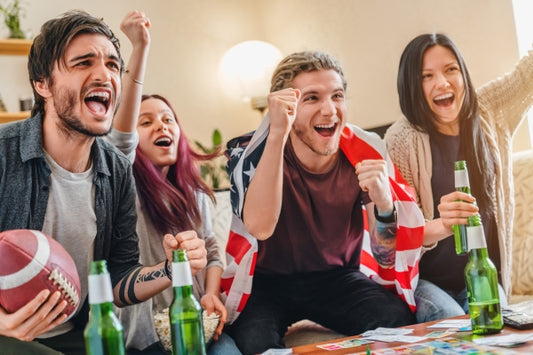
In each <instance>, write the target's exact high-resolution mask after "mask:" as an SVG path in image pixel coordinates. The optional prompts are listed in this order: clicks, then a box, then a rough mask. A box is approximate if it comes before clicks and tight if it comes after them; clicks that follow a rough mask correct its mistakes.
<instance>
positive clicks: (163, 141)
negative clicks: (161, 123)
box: [155, 138, 170, 144]
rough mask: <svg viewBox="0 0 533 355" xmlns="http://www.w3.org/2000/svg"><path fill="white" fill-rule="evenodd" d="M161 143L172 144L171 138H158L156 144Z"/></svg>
mask: <svg viewBox="0 0 533 355" xmlns="http://www.w3.org/2000/svg"><path fill="white" fill-rule="evenodd" d="M159 143H169V144H170V138H159V139H158V140H156V141H155V144H159Z"/></svg>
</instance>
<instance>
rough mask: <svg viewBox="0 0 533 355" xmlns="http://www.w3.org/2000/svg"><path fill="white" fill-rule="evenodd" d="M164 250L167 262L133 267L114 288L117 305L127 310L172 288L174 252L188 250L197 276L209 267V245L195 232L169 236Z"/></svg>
mask: <svg viewBox="0 0 533 355" xmlns="http://www.w3.org/2000/svg"><path fill="white" fill-rule="evenodd" d="M163 247H164V249H165V254H166V256H167V261H162V262H160V263H159V264H156V265H154V266H138V267H136V268H133V269H132V270H131V271H130V272H129V273H128V274H126V276H124V277H123V278H122V280H120V282H119V283H118V284H117V285H116V286H115V288H114V289H113V295H114V298H115V301H114V303H115V305H117V306H119V307H123V306H127V305H130V304H135V303H139V302H143V301H146V300H147V299H149V298H150V297H152V296H154V295H156V294H158V293H159V292H161V291H163V290H164V289H166V288H167V287H169V286H170V285H171V284H172V282H171V279H172V275H171V265H172V251H173V250H175V249H185V250H187V258H188V259H189V263H190V265H191V271H192V274H193V275H194V274H196V273H197V272H198V271H200V270H201V269H203V268H204V267H205V265H207V251H206V249H205V242H204V240H203V239H200V238H198V236H197V235H196V232H194V231H185V232H181V233H178V234H176V235H175V236H173V235H171V234H167V235H165V237H164V239H163Z"/></svg>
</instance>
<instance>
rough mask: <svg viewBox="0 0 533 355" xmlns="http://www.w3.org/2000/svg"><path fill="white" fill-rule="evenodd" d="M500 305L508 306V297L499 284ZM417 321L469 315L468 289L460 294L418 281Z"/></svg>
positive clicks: (416, 297)
mask: <svg viewBox="0 0 533 355" xmlns="http://www.w3.org/2000/svg"><path fill="white" fill-rule="evenodd" d="M498 291H499V294H500V304H501V306H502V307H506V306H507V297H506V296H505V293H504V292H503V287H502V286H501V285H499V284H498ZM415 299H416V313H415V315H416V321H417V323H424V322H430V321H434V320H438V319H444V318H450V317H455V316H460V315H464V314H467V313H468V297H467V294H466V288H465V289H463V290H461V291H460V292H453V291H450V290H443V289H441V288H440V287H438V286H437V285H435V284H434V283H432V282H430V281H427V280H422V279H420V280H418V286H417V287H416V290H415Z"/></svg>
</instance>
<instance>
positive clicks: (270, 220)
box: [222, 52, 424, 354]
mask: <svg viewBox="0 0 533 355" xmlns="http://www.w3.org/2000/svg"><path fill="white" fill-rule="evenodd" d="M346 86H347V84H346V80H345V78H344V74H343V71H342V68H341V67H340V66H339V64H338V63H337V61H336V60H335V59H334V58H333V57H331V56H330V55H329V54H327V53H324V52H300V53H294V54H292V55H289V56H288V57H286V58H285V59H283V60H282V61H281V63H280V64H279V65H278V67H277V69H276V70H275V72H274V74H273V78H272V86H271V93H270V95H269V96H268V114H267V116H266V117H265V119H264V121H263V122H262V123H261V126H260V127H259V128H258V129H257V130H256V131H255V132H254V134H253V136H252V135H245V136H242V137H239V138H236V139H234V140H232V141H230V143H228V147H229V148H230V149H229V150H228V154H229V158H230V159H229V162H228V172H229V173H230V178H231V182H232V191H231V195H232V208H233V214H234V216H233V220H232V227H231V232H230V237H229V240H228V246H227V249H226V252H227V258H228V267H227V269H226V270H225V272H224V275H223V277H222V278H223V280H222V287H223V289H224V292H225V296H226V307H227V308H228V312H229V313H230V316H229V321H230V322H232V324H231V326H230V328H229V331H230V333H231V335H232V336H233V337H234V339H235V341H236V343H237V345H238V346H239V348H240V350H241V351H242V352H243V353H244V354H257V353H261V352H263V351H265V350H267V349H269V348H283V347H285V344H284V342H283V336H284V334H285V332H286V330H287V328H288V326H290V325H291V324H292V323H294V322H296V321H298V320H301V319H310V320H312V321H315V322H317V323H319V324H321V325H323V326H325V327H328V328H330V329H333V330H335V331H337V332H339V333H342V334H346V335H353V334H359V333H361V332H364V331H365V330H368V329H374V328H376V327H378V326H385V327H398V326H404V325H408V324H412V323H414V322H415V318H414V315H413V312H414V309H415V307H416V305H415V302H414V297H413V290H414V289H415V287H416V282H417V280H418V258H419V256H420V247H421V243H422V234H423V229H424V228H423V225H424V220H423V217H422V214H421V212H420V211H419V209H418V207H417V206H416V202H414V200H413V199H412V198H411V196H410V195H409V194H408V193H407V191H406V190H407V188H408V187H406V186H404V182H403V180H402V179H401V177H400V176H399V174H398V172H397V171H396V169H395V167H394V165H393V164H392V163H391V161H390V159H389V158H388V157H387V153H386V148H385V145H384V143H383V141H382V140H381V139H380V138H379V136H377V135H376V134H373V133H369V132H366V131H364V130H362V129H360V128H358V127H356V126H353V125H350V124H347V123H346V116H347V108H346V103H345V96H346ZM365 240H366V241H365ZM252 275H253V282H252ZM384 286H385V287H384Z"/></svg>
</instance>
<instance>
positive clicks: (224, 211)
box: [212, 149, 533, 347]
mask: <svg viewBox="0 0 533 355" xmlns="http://www.w3.org/2000/svg"><path fill="white" fill-rule="evenodd" d="M513 175H514V186H515V217H514V237H513V276H512V294H511V296H510V298H509V303H510V304H513V303H518V302H522V301H526V300H533V258H532V257H531V254H532V253H533V213H532V212H531V211H530V210H529V207H530V206H533V149H531V150H527V151H522V152H517V153H514V154H513ZM212 214H213V215H212V217H213V228H214V230H215V233H216V234H217V235H218V236H224V237H225V236H227V235H228V231H229V223H230V219H231V208H230V204H229V191H225V192H222V193H217V206H213V212H212ZM224 237H222V238H221V239H220V240H219V243H220V247H221V250H224V247H225V243H226V240H225V239H224ZM223 260H224V258H223ZM341 336H342V335H341V334H338V333H335V332H333V331H331V330H329V329H326V328H324V327H322V326H320V325H318V324H316V323H313V322H311V321H309V320H303V321H299V322H297V323H295V324H293V325H292V326H291V327H290V328H289V330H288V331H287V334H286V335H285V343H286V345H287V347H294V346H298V345H303V344H309V343H314V342H318V341H327V340H330V339H335V338H339V337H341Z"/></svg>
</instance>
